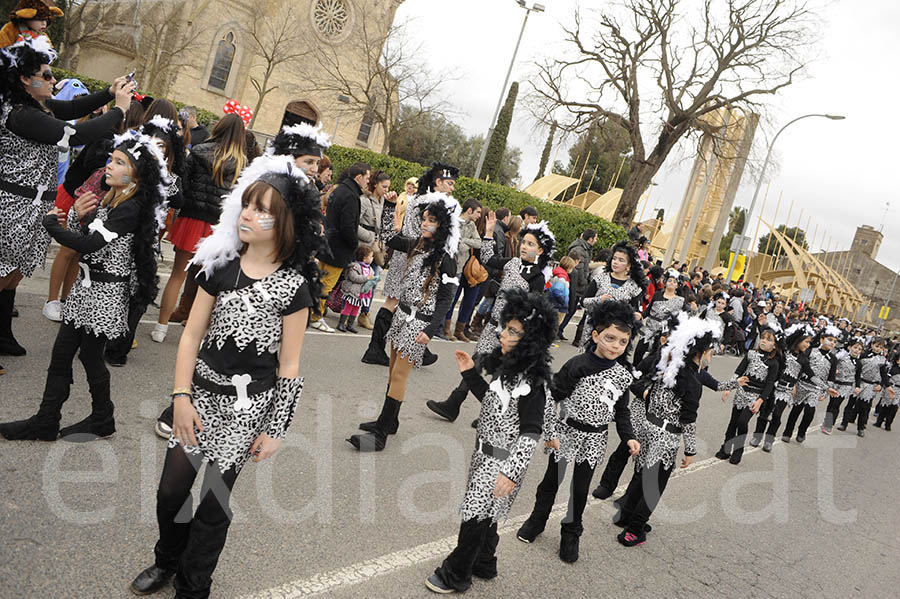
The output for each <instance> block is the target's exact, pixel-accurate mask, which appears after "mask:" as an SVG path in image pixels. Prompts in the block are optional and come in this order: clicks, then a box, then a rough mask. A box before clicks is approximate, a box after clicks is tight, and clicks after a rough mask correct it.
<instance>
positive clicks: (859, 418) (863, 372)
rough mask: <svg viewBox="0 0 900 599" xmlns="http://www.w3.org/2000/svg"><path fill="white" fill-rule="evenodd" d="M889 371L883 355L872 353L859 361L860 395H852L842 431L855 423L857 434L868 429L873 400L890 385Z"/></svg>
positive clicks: (858, 381) (857, 377)
mask: <svg viewBox="0 0 900 599" xmlns="http://www.w3.org/2000/svg"><path fill="white" fill-rule="evenodd" d="M888 370H889V366H888V363H887V360H886V359H885V357H884V356H883V355H881V354H876V353H871V354H869V355H868V356H866V357H865V358H861V359H860V360H859V368H858V369H857V371H856V386H857V387H858V388H859V393H857V394H855V395H852V396H851V397H850V401H848V402H847V407H846V408H844V416H843V422H842V423H841V430H844V429H846V428H847V425H848V424H849V423H851V422H854V421H855V422H856V429H857V432H862V431H864V430H865V429H866V424H867V423H868V421H869V410H870V409H871V408H872V400H873V399H875V398H876V397H877V396H878V395H879V394H880V393H881V392H882V391H883V390H884V388H885V387H887V386H888V385H889V382H890V381H889V380H888ZM860 436H862V435H860Z"/></svg>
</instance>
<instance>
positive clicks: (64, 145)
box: [56, 125, 76, 152]
mask: <svg viewBox="0 0 900 599" xmlns="http://www.w3.org/2000/svg"><path fill="white" fill-rule="evenodd" d="M75 133H76V131H75V129H74V127H70V126H68V125H65V126H64V127H63V136H62V137H61V138H60V140H59V141H58V142H56V147H57V148H59V149H60V150H61V151H63V152H65V151H67V150H68V149H69V138H70V137H72V136H73V135H75Z"/></svg>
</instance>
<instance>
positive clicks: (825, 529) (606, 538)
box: [0, 256, 900, 599]
mask: <svg viewBox="0 0 900 599" xmlns="http://www.w3.org/2000/svg"><path fill="white" fill-rule="evenodd" d="M170 266H171V259H170V256H168V257H167V261H166V263H165V265H164V266H163V267H161V271H162V270H163V269H164V268H169V267H170ZM46 288H47V279H46V273H45V272H40V273H38V275H37V276H36V277H35V278H33V279H30V280H27V281H26V282H25V283H24V284H23V285H22V287H20V293H19V295H18V298H17V305H18V309H19V311H20V313H21V316H20V317H19V318H18V320H17V321H16V324H15V326H16V330H17V331H18V333H19V338H20V340H21V341H22V343H23V345H25V346H26V347H27V349H28V356H27V357H24V358H6V359H5V360H4V365H5V366H6V370H7V374H6V375H5V376H3V377H0V395H2V402H0V420H12V419H15V418H21V417H22V416H23V415H26V414H30V413H33V411H34V410H35V409H36V407H37V405H38V402H39V396H40V393H41V389H42V387H43V384H44V380H43V375H44V373H45V371H46V368H47V364H48V360H49V355H50V348H51V345H52V343H53V339H54V336H55V334H56V328H57V326H58V325H56V324H54V323H52V322H50V321H48V320H46V319H45V318H44V317H43V316H41V312H40V309H41V306H42V305H43V302H44V299H45V298H44V296H45V293H46ZM155 320H156V311H155V309H154V308H152V307H151V309H150V310H149V311H148V313H147V315H146V316H145V317H144V321H143V323H144V324H142V325H141V326H140V327H139V328H138V335H137V339H138V343H139V346H138V348H137V349H136V350H135V351H133V352H132V353H131V356H130V357H129V362H128V365H127V366H126V367H124V368H114V369H111V370H112V376H113V380H112V390H113V394H112V395H113V401H114V402H115V406H116V427H117V429H118V432H117V434H116V435H115V436H113V437H112V438H110V439H108V440H102V441H98V442H94V443H89V444H71V443H66V442H63V441H57V442H54V443H46V442H19V443H9V442H3V443H2V452H0V467H2V472H3V475H2V481H3V482H2V487H0V488H2V497H0V534H2V538H3V542H2V546H3V551H2V555H3V560H2V561H0V579H2V580H3V581H4V590H3V592H2V595H3V596H4V597H17V598H18V597H34V598H55V597H83V598H94V597H96V598H101V597H102V598H106V597H130V596H132V595H131V593H130V592H129V590H128V585H129V583H130V582H131V580H132V579H133V578H134V576H135V575H136V574H138V573H139V572H140V571H141V570H142V569H143V568H145V567H146V566H148V565H149V564H151V563H152V560H153V553H152V547H153V543H154V541H155V540H156V538H157V530H156V517H155V512H154V510H155V505H156V496H155V495H156V489H157V484H158V480H159V476H160V472H161V468H162V458H163V454H164V451H165V441H163V440H162V439H160V438H158V437H157V436H156V435H155V434H154V432H153V425H154V421H155V418H156V416H157V414H158V413H159V412H160V410H162V408H163V407H165V405H166V403H167V402H168V401H169V399H168V394H169V393H170V392H171V389H172V376H173V370H174V363H175V352H176V348H177V343H178V337H179V335H180V332H181V327H179V326H177V325H174V326H172V328H171V330H170V331H171V332H170V335H169V337H168V338H167V339H166V341H165V343H162V344H157V343H152V342H151V341H150V338H149V330H150V327H151V325H150V324H148V323H151V322H153V321H155ZM574 322H575V321H573V324H572V325H570V327H569V330H568V331H567V335H568V336H569V337H571V336H572V334H574ZM367 339H368V336H367V335H366V334H365V332H364V331H362V332H361V333H360V334H359V335H352V334H340V333H337V334H325V333H319V332H314V331H310V332H308V333H307V336H306V339H305V342H304V344H303V355H302V361H301V374H302V375H303V376H305V378H306V380H305V386H304V389H303V395H302V398H301V402H300V407H299V408H298V410H297V413H296V416H295V418H294V422H293V425H292V427H291V430H290V432H289V434H288V437H287V441H286V442H285V444H283V445H282V447H281V450H280V451H279V452H278V454H277V455H276V456H275V457H274V458H273V459H271V460H269V461H266V462H263V463H259V464H257V463H253V462H250V463H248V464H247V466H246V467H245V469H244V471H243V472H242V474H241V476H240V478H239V480H238V482H237V484H236V486H235V490H234V494H233V496H232V508H233V509H234V512H235V518H234V521H233V523H232V525H231V528H230V531H229V538H230V542H229V543H227V544H226V546H225V549H224V552H223V553H222V555H221V559H220V561H219V567H218V568H217V570H216V572H215V575H214V580H215V584H214V587H213V596H214V597H227V598H232V597H240V598H244V599H251V598H253V599H256V598H259V599H262V598H281V597H306V596H312V595H317V594H318V595H322V596H328V597H425V596H427V595H429V592H428V591H427V590H426V589H425V586H424V584H423V582H424V579H425V577H426V576H428V575H429V574H430V573H431V572H432V571H433V570H434V568H435V567H436V566H438V565H439V564H440V561H441V560H442V559H443V557H444V556H445V555H446V554H447V553H448V551H450V549H452V548H453V546H454V544H455V541H456V536H455V535H456V532H457V530H458V528H459V518H458V515H457V508H458V505H459V502H460V500H461V498H462V494H463V491H464V484H465V481H466V472H467V468H468V462H469V458H470V455H471V451H472V447H473V444H474V438H475V436H474V431H473V430H472V428H470V426H469V425H470V422H471V421H472V419H474V418H475V417H476V415H477V409H478V406H479V404H478V402H477V401H476V400H474V399H472V398H471V397H470V399H469V400H468V401H467V402H466V404H464V406H463V412H462V415H461V416H460V418H459V419H458V420H457V421H456V422H455V423H453V424H449V423H447V422H444V421H442V420H439V419H438V418H436V417H435V416H434V415H433V414H432V413H431V412H429V411H428V410H427V409H426V407H425V401H426V400H427V399H444V398H445V397H446V395H447V394H448V393H449V391H450V390H451V389H452V388H453V386H454V385H456V383H457V381H458V380H459V375H458V372H457V368H456V364H455V362H454V359H453V351H454V350H455V349H467V350H468V351H472V350H473V348H474V344H473V343H470V344H464V343H449V342H435V343H432V344H431V346H432V347H433V349H434V351H435V352H436V353H437V354H438V355H439V356H440V359H439V361H438V362H437V363H436V364H435V365H433V366H430V367H428V368H427V369H425V370H423V371H418V372H414V373H413V375H412V376H411V377H410V380H409V391H408V393H407V396H406V400H405V402H404V403H405V404H406V406H405V407H404V410H403V411H402V412H401V414H400V421H401V426H400V430H399V433H398V434H397V435H395V436H392V437H390V438H389V440H388V445H387V448H386V449H385V451H383V452H381V453H376V454H365V453H363V454H361V453H358V452H356V451H354V450H353V449H352V447H351V446H350V445H349V444H348V443H347V442H346V441H345V439H346V438H347V437H348V436H349V435H350V434H352V433H354V432H357V428H356V427H357V424H358V423H359V422H361V421H363V420H369V419H371V418H373V417H374V416H375V414H376V412H377V409H378V407H379V405H380V403H381V399H382V397H383V395H382V392H383V390H384V387H385V384H386V381H387V369H386V368H383V367H379V366H369V365H364V364H361V363H360V361H359V358H360V356H361V354H362V353H363V350H364V347H365V343H366V341H367ZM553 351H554V356H555V359H554V370H557V369H558V368H559V367H560V366H562V364H563V363H564V362H565V360H567V359H568V358H569V357H571V356H572V355H574V351H575V350H574V348H573V347H572V346H571V345H570V344H569V343H563V344H562V345H561V346H560V347H558V348H555V349H554V350H553ZM736 365H737V358H733V357H717V358H714V359H713V362H712V366H711V368H710V371H711V373H712V374H713V375H714V376H715V377H716V378H718V379H720V380H721V379H725V378H727V377H729V376H730V375H731V373H732V372H733V370H734V368H735V366H736ZM426 372H427V376H426V375H425V373H426ZM74 378H75V384H74V386H73V390H72V398H71V400H70V401H68V402H67V403H66V404H65V405H64V407H63V424H64V425H65V424H68V423H71V422H75V421H77V420H79V419H81V418H82V417H84V416H85V415H86V414H87V413H88V410H89V406H90V399H89V394H88V390H87V387H86V384H85V382H84V376H83V373H82V371H81V368H80V365H79V364H76V365H75V377H74ZM730 410H731V404H730V402H729V403H722V401H721V394H717V393H713V392H711V391H709V390H705V391H704V395H703V401H702V404H701V408H700V414H699V419H698V437H699V439H700V444H699V452H698V455H697V457H696V460H695V462H694V465H693V466H691V467H690V468H689V469H687V470H679V471H677V473H676V474H675V476H674V477H673V480H672V481H671V483H670V485H669V491H668V493H667V494H666V495H665V498H664V500H663V502H662V504H661V505H660V507H659V509H658V510H657V511H656V513H655V514H654V515H653V518H652V520H651V522H652V524H653V531H652V532H651V533H650V534H649V535H648V538H647V542H646V544H644V545H643V546H640V547H635V548H630V549H626V548H623V547H622V546H621V545H619V543H617V542H616V540H615V535H616V534H617V533H618V532H619V529H618V528H616V527H615V526H614V525H613V524H611V522H610V517H611V516H612V514H613V507H612V503H611V500H607V501H597V500H594V499H593V498H592V499H591V503H589V505H588V507H587V510H586V513H585V520H584V525H585V533H584V536H583V538H582V542H581V559H580V561H578V562H577V563H576V564H574V565H570V564H565V563H563V562H561V561H560V560H559V558H558V557H557V550H558V544H559V526H558V523H559V520H560V518H561V517H562V515H563V512H564V509H565V504H564V502H565V499H566V497H567V492H566V491H565V488H566V487H565V485H564V486H563V487H562V488H561V491H560V494H559V495H558V496H557V509H556V511H555V512H554V514H553V516H551V520H550V523H549V525H548V527H547V530H546V532H545V533H544V534H543V535H542V536H540V537H538V539H537V540H536V542H535V543H534V544H532V545H526V544H524V543H522V542H519V541H518V540H516V536H515V531H516V529H517V528H518V526H519V525H520V524H521V522H522V521H523V520H524V519H525V517H526V516H527V514H528V513H529V512H530V510H531V507H532V505H533V500H534V490H535V486H536V484H537V482H538V481H539V480H540V477H541V476H542V474H543V471H544V469H545V467H546V463H547V462H546V460H547V457H546V456H545V455H544V454H543V453H542V452H537V453H536V454H535V457H534V459H533V461H532V463H531V466H530V468H529V471H528V474H527V476H526V480H525V484H524V488H523V489H522V492H521V494H520V495H519V499H518V501H517V503H516V504H515V506H514V508H513V511H512V514H511V516H510V518H509V520H508V521H507V522H506V523H505V524H502V523H501V528H500V545H499V547H498V554H497V555H498V570H499V576H498V577H497V578H496V579H494V580H492V581H483V580H480V579H476V581H475V582H474V584H473V586H472V588H471V589H470V590H469V591H468V595H469V596H474V597H498V598H499V597H504V598H505V597H538V596H543V597H622V596H630V597H664V596H670V597H674V596H678V597H816V598H820V597H864V596H890V595H892V593H893V592H892V591H891V590H890V589H897V588H900V569H898V568H897V561H898V557H900V526H898V524H897V523H898V522H900V502H898V501H896V493H897V489H898V488H900V469H898V468H897V463H896V455H897V454H896V447H897V435H900V432H896V431H895V432H886V431H884V430H882V429H878V428H874V427H870V428H869V429H868V430H867V435H866V437H865V438H858V437H857V436H856V434H855V432H856V431H855V428H854V427H853V426H851V427H850V429H849V430H848V431H847V432H844V433H841V432H837V431H835V433H834V434H833V435H832V436H826V435H823V434H821V433H820V432H819V430H818V424H819V423H820V422H821V419H822V416H823V414H824V406H822V405H820V407H819V410H818V412H817V415H816V420H815V421H814V425H813V427H811V428H810V435H809V437H808V439H807V440H806V442H805V443H804V444H803V445H802V446H801V445H799V444H797V443H796V442H792V443H791V444H790V445H787V446H786V445H784V444H782V443H781V442H780V441H779V442H778V443H776V445H775V448H774V451H773V452H772V453H771V454H766V453H763V452H762V451H760V450H759V449H750V450H749V451H748V452H747V453H746V454H745V456H744V460H743V462H742V463H741V464H740V465H738V466H734V465H731V464H729V463H728V462H720V461H718V460H716V459H715V458H714V457H712V456H713V454H714V453H715V451H716V449H717V448H718V445H719V444H720V443H721V441H722V436H723V434H724V431H725V427H726V423H727V421H728V417H729V413H730ZM754 423H755V420H754V421H753V422H752V423H751V427H752V424H754ZM610 428H611V429H613V428H614V427H610ZM617 442H618V437H617V436H616V434H615V432H614V431H613V430H611V431H610V445H611V448H614V447H615V444H616V443H617ZM629 478H630V470H629V471H626V474H625V475H624V476H623V478H622V480H621V481H620V485H627V482H628V479H629ZM198 480H199V479H198ZM594 480H595V482H596V481H597V480H599V472H598V473H597V475H595V477H594ZM621 491H622V488H620V489H619V491H618V492H617V493H616V495H615V496H618V495H619V494H621ZM615 496H614V497H615ZM513 583H514V584H513ZM173 594H174V591H172V589H171V587H167V588H166V589H165V590H163V591H162V592H161V593H160V594H159V595H158V596H160V597H172V596H173Z"/></svg>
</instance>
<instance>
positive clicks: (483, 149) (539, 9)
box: [475, 0, 544, 179]
mask: <svg viewBox="0 0 900 599" xmlns="http://www.w3.org/2000/svg"><path fill="white" fill-rule="evenodd" d="M516 2H518V4H519V6H521V7H522V8H524V9H525V19H524V20H523V21H522V29H520V30H519V39H518V40H516V49H515V50H513V55H512V59H511V60H510V61H509V68H508V69H507V70H506V79H504V80H503V89H501V90H500V99H499V100H497V107H496V108H495V109H494V117H493V118H492V119H491V126H490V128H489V129H488V134H487V138H486V139H485V140H484V144H483V145H482V146H481V154H479V156H478V165H477V166H476V167H475V178H476V179H478V178H479V177H481V167H482V166H484V158H485V156H487V149H488V145H490V143H491V136H492V135H493V134H494V126H495V125H496V123H497V117H498V116H499V114H500V107H501V106H503V96H504V95H505V94H506V84H507V83H509V76H510V75H511V74H512V69H513V65H514V64H516V54H518V53H519V44H521V43H522V35H523V34H524V33H525V24H526V23H528V15H530V14H531V11H534V12H544V5H543V4H537V3H535V4H534V6H532V7H531V8H528V6H527V5H526V3H525V0H516Z"/></svg>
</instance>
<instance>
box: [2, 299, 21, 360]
mask: <svg viewBox="0 0 900 599" xmlns="http://www.w3.org/2000/svg"><path fill="white" fill-rule="evenodd" d="M15 301H16V290H15V289H4V290H3V291H0V354H2V355H7V356H24V355H25V348H24V347H22V346H21V345H19V342H18V341H16V338H15V337H13V333H12V317H13V316H12V314H13V304H14V303H15Z"/></svg>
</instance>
